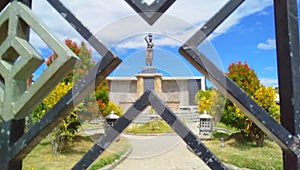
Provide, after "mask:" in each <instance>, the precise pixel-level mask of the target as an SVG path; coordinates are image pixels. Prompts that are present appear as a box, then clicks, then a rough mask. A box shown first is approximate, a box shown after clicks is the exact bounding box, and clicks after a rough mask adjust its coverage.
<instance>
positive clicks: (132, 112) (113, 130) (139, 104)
mask: <svg viewBox="0 0 300 170" xmlns="http://www.w3.org/2000/svg"><path fill="white" fill-rule="evenodd" d="M149 94H150V91H146V92H145V93H144V94H143V95H142V96H141V97H140V98H139V99H138V100H137V101H136V102H135V103H134V104H133V105H132V106H131V107H130V108H129V109H128V110H127V111H126V113H125V114H124V115H123V116H122V117H120V118H119V119H118V121H117V122H116V123H115V124H114V126H113V127H109V129H108V130H107V132H106V133H105V134H104V135H103V136H102V137H101V138H99V140H98V141H97V142H96V143H95V144H94V146H93V147H92V148H91V149H90V150H89V151H88V152H87V153H86V154H85V155H84V156H83V157H82V158H81V160H80V161H79V162H78V163H77V164H76V165H74V167H73V168H72V169H74V170H81V169H87V168H88V167H89V166H90V165H91V164H92V163H93V162H94V161H95V160H96V159H97V157H98V156H99V155H101V154H102V153H103V151H105V150H106V149H107V148H108V147H109V146H110V145H111V144H112V142H113V141H114V140H115V139H116V138H117V137H118V136H119V134H121V133H122V132H123V131H124V130H125V129H126V127H127V126H128V125H129V124H130V123H131V122H132V120H133V119H134V118H136V117H137V116H138V115H139V113H140V112H141V111H143V110H144V109H145V108H146V107H147V106H148V105H149Z"/></svg>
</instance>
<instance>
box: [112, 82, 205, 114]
mask: <svg viewBox="0 0 300 170" xmlns="http://www.w3.org/2000/svg"><path fill="white" fill-rule="evenodd" d="M193 79H197V81H193ZM108 80H109V86H110V93H109V97H110V100H111V101H113V102H115V103H117V104H119V105H120V106H121V107H122V108H123V109H124V111H126V110H128V108H129V107H130V106H131V105H132V104H133V103H134V102H135V101H136V100H137V96H138V94H137V91H138V89H137V79H136V78H126V77H116V78H108ZM191 80H192V81H191ZM204 81H205V79H204V77H196V78H193V77H190V78H189V77H181V78H176V77H175V78H172V77H168V78H164V77H163V78H162V83H161V86H162V87H161V88H162V89H161V92H162V94H161V99H162V100H163V101H164V102H165V103H166V104H167V105H168V106H169V107H170V108H171V109H172V110H173V111H174V112H179V111H180V108H181V107H182V106H184V107H185V106H191V103H193V101H194V94H195V91H196V89H199V90H200V89H202V90H205V87H204V86H203V85H204V84H205V82H204ZM195 86H197V87H195ZM189 89H191V90H189ZM190 95H193V96H190Z"/></svg>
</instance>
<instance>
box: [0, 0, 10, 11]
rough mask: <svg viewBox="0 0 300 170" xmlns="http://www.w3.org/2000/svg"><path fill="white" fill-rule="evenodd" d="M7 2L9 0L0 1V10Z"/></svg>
mask: <svg viewBox="0 0 300 170" xmlns="http://www.w3.org/2000/svg"><path fill="white" fill-rule="evenodd" d="M8 3H9V0H2V1H0V12H1V11H2V10H3V9H4V8H5V6H6V5H7V4H8Z"/></svg>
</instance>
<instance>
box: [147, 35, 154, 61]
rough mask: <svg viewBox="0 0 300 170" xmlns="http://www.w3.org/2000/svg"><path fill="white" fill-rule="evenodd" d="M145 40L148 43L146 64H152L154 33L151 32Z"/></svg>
mask: <svg viewBox="0 0 300 170" xmlns="http://www.w3.org/2000/svg"><path fill="white" fill-rule="evenodd" d="M145 41H146V43H147V49H146V65H147V66H152V60H153V49H152V48H153V45H154V44H153V42H152V34H151V33H149V34H148V36H146V37H145Z"/></svg>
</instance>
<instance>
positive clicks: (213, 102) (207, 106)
mask: <svg viewBox="0 0 300 170" xmlns="http://www.w3.org/2000/svg"><path fill="white" fill-rule="evenodd" d="M195 102H196V103H198V111H199V113H204V111H207V112H209V114H210V115H212V116H213V117H214V123H215V124H217V122H218V121H219V120H220V118H221V117H222V112H223V108H224V104H225V98H224V97H223V95H222V94H221V93H220V92H219V91H218V90H216V89H213V88H209V89H207V90H206V91H204V90H199V91H198V92H197V94H196V95H195Z"/></svg>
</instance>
